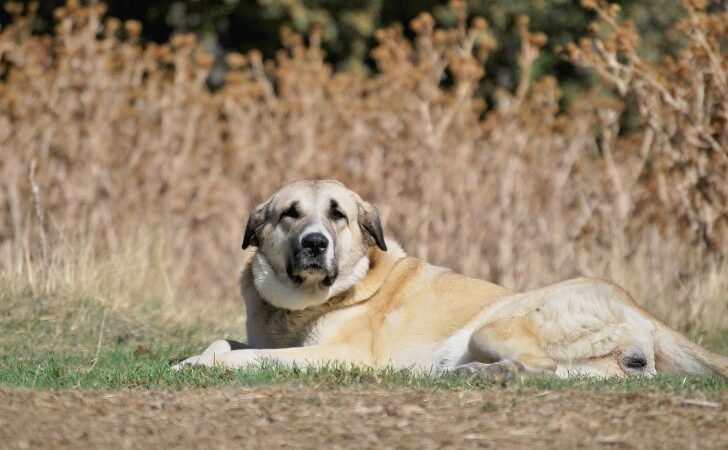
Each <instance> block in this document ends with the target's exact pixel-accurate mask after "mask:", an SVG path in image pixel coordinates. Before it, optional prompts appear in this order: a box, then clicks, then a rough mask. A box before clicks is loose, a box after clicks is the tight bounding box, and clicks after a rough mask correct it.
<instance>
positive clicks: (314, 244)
mask: <svg viewBox="0 0 728 450" xmlns="http://www.w3.org/2000/svg"><path fill="white" fill-rule="evenodd" d="M301 246H302V247H303V248H304V249H306V250H308V251H309V253H311V255H312V256H318V255H320V254H321V253H323V252H325V251H326V248H328V246H329V240H328V239H327V238H326V236H324V235H323V233H310V234H307V235H306V236H304V237H303V239H302V240H301Z"/></svg>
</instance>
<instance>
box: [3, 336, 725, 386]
mask: <svg viewBox="0 0 728 450" xmlns="http://www.w3.org/2000/svg"><path fill="white" fill-rule="evenodd" d="M185 350H187V351H185ZM191 350H192V349H191V348H186V349H182V350H180V349H179V348H176V347H174V346H170V345H165V346H159V347H156V348H154V349H152V350H150V349H147V348H146V347H141V348H137V349H133V348H131V347H129V346H117V347H115V348H112V349H109V350H107V351H104V352H101V353H100V354H99V357H98V358H97V359H93V358H89V357H84V356H74V355H68V354H57V353H43V352H40V353H35V354H32V355H27V356H18V355H4V356H2V358H0V384H4V385H7V386H14V387H30V388H52V389H69V388H70V389H77V388H81V389H124V388H144V389H157V388H163V389H183V388H210V387H217V388H221V387H247V386H256V385H263V384H294V385H304V386H315V387H325V388H337V387H347V386H348V387H351V386H371V385H382V386H409V387H416V388H426V389H446V390H470V389H483V388H487V387H490V386H494V384H493V383H491V382H488V381H478V380H475V381H472V380H467V379H464V378H460V377H457V376H454V375H434V374H425V373H417V372H413V371H409V370H399V369H391V368H389V369H387V368H385V369H371V368H365V367H355V366H350V365H345V364H331V365H328V366H323V367H316V368H301V369H299V368H285V367H281V366H277V365H274V364H265V365H263V366H261V367H258V368H248V369H240V370H225V369H219V368H213V369H208V368H196V367H195V368H193V367H190V368H184V369H182V370H180V371H173V370H170V367H169V361H170V359H175V358H177V357H180V356H183V355H188V354H191V353H194V352H193V351H191ZM495 385H497V384H495ZM508 385H509V386H510V387H514V388H536V389H550V390H551V389H557V390H558V389H571V388H577V389H589V390H610V391H629V390H634V389H660V390H669V391H681V392H686V391H687V392H693V391H701V392H702V391H719V390H723V389H726V388H728V384H727V383H726V382H725V381H722V380H719V379H716V378H692V377H688V378H685V377H679V376H668V375H662V376H658V377H656V378H653V379H649V380H648V379H643V378H627V379H611V380H601V379H595V378H588V377H583V378H574V379H569V380H559V379H554V378H534V379H523V380H516V381H512V382H509V383H508Z"/></svg>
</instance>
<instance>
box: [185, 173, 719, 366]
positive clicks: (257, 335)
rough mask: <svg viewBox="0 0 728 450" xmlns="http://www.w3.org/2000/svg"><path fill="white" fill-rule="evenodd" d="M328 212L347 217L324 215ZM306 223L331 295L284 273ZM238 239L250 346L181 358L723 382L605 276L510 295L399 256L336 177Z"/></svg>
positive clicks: (372, 215)
mask: <svg viewBox="0 0 728 450" xmlns="http://www.w3.org/2000/svg"><path fill="white" fill-rule="evenodd" d="M332 201H333V203H332ZM294 203H295V205H296V207H297V208H299V209H301V213H300V217H297V218H295V219H286V218H285V217H284V216H283V215H282V211H284V210H285V209H286V208H289V207H290V205H293V204H294ZM333 205H336V206H337V207H338V208H340V210H341V211H343V213H344V215H345V216H346V223H344V220H343V219H337V220H334V219H332V218H330V217H329V215H330V213H329V212H327V211H329V208H332V207H333ZM327 214H328V215H327ZM311 223H317V224H318V225H317V226H321V227H324V228H323V229H325V230H326V232H327V233H328V234H329V235H330V236H332V239H333V242H332V247H331V250H332V251H333V252H334V256H333V257H332V260H333V263H334V264H336V265H337V268H338V277H337V278H336V281H335V282H333V284H331V285H330V286H328V287H327V286H323V285H322V284H321V283H320V279H321V278H322V277H323V276H324V272H321V273H320V274H318V276H316V274H312V275H311V277H310V279H309V278H306V277H304V278H302V280H303V281H299V283H298V284H297V283H296V282H293V281H292V280H291V279H290V277H289V276H288V275H287V273H286V270H285V264H286V261H287V260H286V258H287V257H286V255H288V254H290V250H289V247H291V246H292V245H293V244H292V242H295V241H297V240H298V237H299V236H300V234H301V232H302V231H301V230H304V229H306V227H307V226H310V224H311ZM246 244H247V245H250V246H254V247H255V248H252V249H249V250H248V251H247V252H246V253H245V262H244V267H243V271H242V275H241V283H240V284H241V291H242V294H243V297H244V298H245V302H246V305H247V312H248V326H247V329H248V343H249V346H250V347H251V348H246V349H237V350H233V349H232V348H231V345H230V344H229V342H228V341H216V342H215V343H213V344H212V345H211V346H210V347H209V348H208V349H207V350H206V351H205V352H203V353H202V354H201V355H199V356H195V357H192V358H189V359H188V360H186V361H184V363H186V364H202V365H208V366H209V365H215V364H217V365H221V366H225V367H242V366H246V365H249V364H256V363H259V362H261V361H263V360H272V361H276V362H279V363H282V364H285V365H293V364H296V365H298V366H303V365H308V364H321V363H327V362H333V361H339V362H350V363H356V364H362V365H368V366H374V367H383V366H394V367H401V368H405V367H406V368H416V369H422V370H427V371H435V372H444V371H456V372H458V373H462V374H465V375H482V376H486V377H492V376H501V375H503V374H510V373H514V372H518V373H522V374H536V375H539V374H553V375H556V376H560V377H567V376H569V375H571V374H591V375H597V376H623V375H625V374H641V375H646V376H651V375H654V374H655V373H657V372H679V373H693V374H703V375H707V374H717V375H720V376H724V377H728V359H726V358H725V357H723V356H720V355H716V354H712V353H710V352H708V351H706V350H704V349H703V348H701V347H700V346H698V345H696V344H693V343H691V342H690V341H689V340H687V339H686V338H685V337H683V336H682V335H680V334H678V333H676V332H675V331H672V330H670V329H669V328H668V327H667V326H666V325H664V324H663V323H662V322H660V321H659V320H657V319H656V318H655V317H653V316H652V315H650V314H649V313H647V312H646V311H645V310H643V309H642V308H640V307H639V306H638V305H637V304H636V303H635V302H634V301H633V300H632V299H631V298H630V296H629V295H628V294H627V293H626V292H625V291H624V290H623V289H621V288H620V287H618V286H617V285H615V284H613V283H611V282H608V281H605V280H601V279H593V278H580V279H574V280H569V281H565V282H562V283H558V284H555V285H551V286H548V287H545V288H541V289H537V290H534V291H529V292H525V293H516V292H512V291H510V290H508V289H506V288H504V287H501V286H497V285H495V284H492V283H489V282H486V281H481V280H477V279H473V278H468V277H465V276H463V275H458V274H456V273H453V272H451V271H449V270H447V269H444V268H440V267H436V266H432V265H429V264H427V263H425V262H423V261H420V260H418V259H415V258H410V257H407V256H406V254H405V252H404V251H403V250H402V249H401V248H400V246H399V245H397V244H396V243H395V242H394V241H393V240H391V239H388V240H386V244H385V240H384V237H383V235H382V233H381V226H380V225H379V219H378V217H377V213H376V209H375V208H373V207H372V206H371V205H369V204H368V203H366V202H364V201H363V200H362V199H361V198H360V197H359V196H358V195H357V194H356V193H354V192H352V191H350V190H348V189H346V188H345V187H344V186H343V185H341V184H340V183H338V182H334V181H304V182H297V183H293V184H291V185H288V186H286V187H284V188H283V189H281V190H280V191H278V192H276V193H275V194H274V195H273V196H272V197H271V199H270V200H268V201H267V202H266V203H264V204H263V205H260V206H258V207H256V208H255V209H254V210H253V212H252V213H251V220H250V221H249V223H248V230H246V243H245V244H244V246H246ZM375 244H376V245H375ZM385 249H386V251H385ZM289 259H290V258H289ZM308 275H309V274H308V273H306V276H308Z"/></svg>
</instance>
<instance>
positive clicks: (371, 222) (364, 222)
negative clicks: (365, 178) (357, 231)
mask: <svg viewBox="0 0 728 450" xmlns="http://www.w3.org/2000/svg"><path fill="white" fill-rule="evenodd" d="M359 228H361V231H362V233H363V234H364V236H365V237H366V238H367V240H368V241H369V245H373V244H377V247H379V248H380V249H382V250H384V251H387V243H386V242H384V231H382V223H381V222H380V221H379V211H377V208H375V207H374V205H372V204H370V203H367V202H365V201H361V202H360V203H359Z"/></svg>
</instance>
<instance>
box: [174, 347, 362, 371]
mask: <svg viewBox="0 0 728 450" xmlns="http://www.w3.org/2000/svg"><path fill="white" fill-rule="evenodd" d="M218 342H219V341H218ZM222 342H225V341H222ZM213 346H215V344H213V345H211V346H210V348H212V347H213ZM218 347H219V348H217V349H216V350H218V351H209V350H210V348H208V350H206V351H205V352H204V353H202V354H201V355H198V356H193V357H192V358H188V359H186V360H184V361H182V362H181V363H179V364H176V365H175V366H173V368H174V369H179V368H180V367H181V366H184V365H202V366H208V367H213V366H220V367H225V368H229V369H236V368H241V367H246V366H251V365H256V364H260V363H262V362H274V363H278V364H282V365H285V366H294V365H295V366H298V367H305V366H309V365H321V364H325V363H330V362H334V361H336V362H345V363H356V364H364V365H366V364H368V363H369V361H368V360H367V359H368V358H362V357H361V356H354V355H353V353H352V352H351V351H350V349H349V348H348V347H347V346H346V345H342V344H321V345H313V346H310V347H292V348H281V349H242V350H229V351H224V349H223V348H222V347H223V346H222V345H220V346H218ZM220 350H223V351H220Z"/></svg>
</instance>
